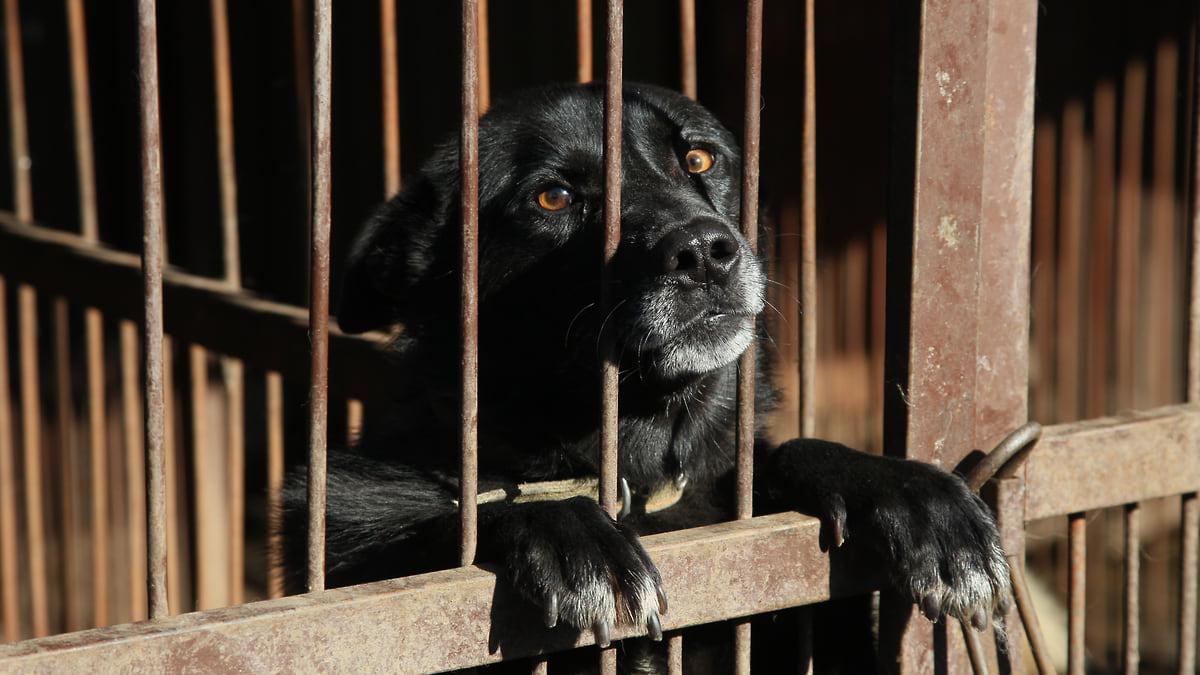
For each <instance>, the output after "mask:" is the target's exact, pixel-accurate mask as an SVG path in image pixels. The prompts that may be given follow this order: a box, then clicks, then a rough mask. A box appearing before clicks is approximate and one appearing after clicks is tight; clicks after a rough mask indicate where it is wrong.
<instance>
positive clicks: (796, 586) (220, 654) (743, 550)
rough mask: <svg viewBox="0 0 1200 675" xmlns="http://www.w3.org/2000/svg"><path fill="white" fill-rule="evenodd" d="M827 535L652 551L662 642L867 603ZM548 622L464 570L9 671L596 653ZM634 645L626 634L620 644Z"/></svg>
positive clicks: (733, 534)
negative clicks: (854, 601)
mask: <svg viewBox="0 0 1200 675" xmlns="http://www.w3.org/2000/svg"><path fill="white" fill-rule="evenodd" d="M818 529H819V526H818V523H817V521H816V520H814V519H811V518H808V517H805V516H801V515H798V514H795V513H783V514H776V515H770V516H762V517H758V518H753V519H749V520H741V521H735V522H727V523H721V524H718V525H712V526H708V527H702V528H694V529H691V530H682V531H678V532H669V533H665V534H660V535H655V536H652V537H647V538H646V540H645V543H646V547H647V549H648V551H649V552H650V555H651V556H653V557H654V559H655V561H656V562H657V563H658V566H659V569H660V571H661V572H662V574H663V580H664V586H665V587H666V589H667V593H668V595H669V597H670V603H671V608H670V612H669V613H668V614H665V615H663V617H662V619H663V629H664V630H673V629H678V628H682V627H686V626H692V625H697V624H703V623H710V622H714V621H722V620H725V619H728V618H731V617H740V616H748V615H751V614H758V613H761V612H769V611H773V610H779V609H783V608H785V607H790V606H795V605H802V604H808V603H813V602H818V601H821V600H825V599H828V598H830V597H831V596H841V595H849V594H853V593H861V592H864V591H867V590H869V588H870V586H869V585H868V583H867V582H866V581H865V577H864V576H863V575H860V574H846V575H842V574H837V573H834V574H833V575H832V576H831V574H830V563H829V557H828V556H827V555H825V554H824V553H821V551H820V548H819V547H818V545H817V533H818ZM731 570H739V573H736V574H731V573H730V571H731ZM750 570H753V573H750V572H749V571H750ZM540 616H541V614H540V611H539V610H537V609H535V608H534V607H533V606H532V605H528V604H527V603H525V602H523V601H520V600H518V599H517V598H516V597H515V595H514V594H513V592H512V591H509V590H508V589H507V588H505V587H504V586H499V587H498V586H497V584H496V577H495V575H494V574H492V573H491V572H488V571H485V570H483V569H480V568H479V567H464V568H458V569H452V570H446V571H442V572H434V573H430V574H423V575H417V576H412V577H406V578H402V579H397V580H394V581H383V582H376V583H370V584H363V585H361V586H353V587H348V588H340V589H332V590H327V591H323V592H320V593H311V594H308V595H301V596H291V597H287V598H280V599H277V600H265V601H262V602H256V603H251V604H247V605H241V606H237V607H230V608H226V609H215V610H207V611H203V612H195V613H192V614H184V615H179V616H174V617H170V618H169V619H164V620H160V621H149V622H141V623H135V624H126V625H122V626H113V627H109V628H98V629H93V630H87V631H81V632H78V633H68V634H63V635H56V636H52V637H47V638H41V639H37V640H28V641H25V642H18V643H15V644H11V645H4V646H0V663H3V666H4V671H5V672H6V673H10V674H11V675H15V674H17V673H29V672H41V671H43V670H44V669H47V668H51V669H53V670H55V671H58V672H87V671H88V670H89V669H90V668H93V667H94V666H95V664H97V663H103V664H105V667H106V668H110V669H112V670H114V671H116V670H135V671H138V672H178V671H179V670H182V669H184V668H185V667H190V668H196V667H199V668H202V669H204V670H206V671H211V672H231V671H238V672H243V671H253V672H266V671H290V670H304V671H311V670H323V669H325V668H327V667H330V668H332V667H334V666H336V667H337V668H338V669H344V670H346V671H348V672H359V671H378V670H381V669H386V670H391V671H393V672H404V673H411V672H431V671H435V670H436V671H440V670H446V669H454V668H464V667H469V666H473V665H479V664H484V663H491V662H495V661H500V660H501V659H511V658H516V657H522V656H529V655H533V654H538V653H549V652H553V651H560V650H563V649H569V648H572V647H576V646H583V645H588V644H591V643H592V635H591V633H590V632H586V631H585V632H584V633H582V634H578V633H576V632H575V631H573V630H571V629H570V628H566V627H560V628H555V629H548V628H543V627H542V622H541V619H540ZM631 634H633V633H631V631H630V629H629V628H628V627H627V626H622V627H617V628H614V629H613V632H612V635H611V637H612V638H613V639H614V640H615V639H620V638H624V637H628V636H630V635H631Z"/></svg>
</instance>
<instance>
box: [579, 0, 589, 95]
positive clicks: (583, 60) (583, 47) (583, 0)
mask: <svg viewBox="0 0 1200 675" xmlns="http://www.w3.org/2000/svg"><path fill="white" fill-rule="evenodd" d="M575 68H576V79H578V80H579V81H580V82H591V81H592V0H575Z"/></svg>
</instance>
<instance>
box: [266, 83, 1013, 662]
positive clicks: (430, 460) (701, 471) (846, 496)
mask: <svg viewBox="0 0 1200 675" xmlns="http://www.w3.org/2000/svg"><path fill="white" fill-rule="evenodd" d="M603 99H604V90H603V88H602V87H597V86H557V87H549V88H543V89H538V90H534V91H531V92H527V93H525V94H523V95H521V96H518V97H516V98H515V99H513V100H510V101H508V102H507V103H501V104H498V105H497V106H495V107H494V108H493V109H492V110H491V112H489V113H488V114H487V115H486V116H485V117H484V118H483V119H482V121H481V128H480V135H479V143H480V176H479V181H480V244H479V246H480V259H481V265H480V270H479V287H480V289H479V292H480V319H479V325H480V340H479V344H480V356H479V363H480V366H479V369H480V373H479V388H480V393H479V401H480V411H479V434H480V436H479V448H480V454H479V462H480V476H481V478H480V491H481V493H483V494H486V495H489V496H487V497H486V498H481V500H480V501H481V504H480V507H479V521H480V523H479V532H480V533H479V538H480V544H479V558H480V560H485V561H489V562H493V563H498V564H500V565H501V566H502V568H503V569H504V571H505V572H506V573H507V574H506V576H507V580H508V582H510V583H511V584H512V585H513V586H515V587H516V588H517V589H518V590H519V591H520V592H521V593H522V594H523V595H524V596H525V597H527V598H528V599H529V600H530V601H532V602H534V603H536V604H537V605H538V606H540V607H541V608H542V609H543V610H544V613H545V621H546V623H547V624H548V625H554V624H555V623H556V622H557V621H559V620H560V619H561V620H564V621H566V622H567V623H570V624H571V625H574V626H577V627H587V628H593V629H594V630H595V631H596V635H597V640H598V641H599V642H601V643H604V642H606V641H607V635H608V630H609V627H610V626H611V625H613V624H614V623H615V622H631V623H633V624H634V625H639V626H645V627H646V629H647V631H648V633H649V634H650V635H651V636H652V637H656V638H657V637H661V628H660V622H659V618H658V615H659V613H660V612H663V611H665V600H666V599H665V595H664V592H663V589H662V585H661V580H660V578H659V574H658V571H657V570H656V569H655V566H654V563H653V561H652V560H650V558H649V556H648V555H647V554H646V552H645V550H644V549H643V548H642V546H641V544H640V543H639V541H638V534H645V533H651V532H658V531H663V530H667V529H673V528H679V527H687V526H695V525H701V524H706V523H711V522H716V521H719V520H723V519H728V518H729V517H730V508H731V504H730V502H731V499H730V495H731V493H732V487H731V484H730V481H729V480H728V476H729V474H730V472H731V470H732V468H733V463H734V446H735V442H734V438H733V430H734V428H735V410H734V407H735V398H736V397H735V387H736V385H735V381H736V371H737V363H736V362H737V359H738V357H739V355H740V354H742V353H743V352H744V351H745V350H746V349H747V347H748V346H750V344H751V343H752V342H754V341H755V339H756V335H761V334H762V332H761V326H758V327H756V319H755V317H756V316H757V315H758V314H759V313H760V312H761V311H762V309H763V306H764V297H765V284H766V278H765V274H764V271H763V269H764V266H763V263H762V261H761V260H760V259H759V258H757V257H756V256H755V255H754V254H753V253H752V252H751V251H750V250H749V248H748V246H747V243H746V240H745V239H744V238H743V236H742V235H741V234H740V233H739V231H738V227H737V225H736V223H737V220H738V218H739V208H740V187H741V158H740V152H739V150H738V148H737V145H736V143H735V141H734V139H733V137H732V135H731V134H730V133H729V132H728V131H727V130H726V129H725V128H724V127H722V126H721V125H720V124H719V123H718V122H717V121H716V120H715V119H714V118H713V116H712V115H711V114H710V113H709V112H707V111H706V110H705V109H704V108H703V107H701V106H700V105H698V104H696V103H694V102H693V101H691V100H688V99H687V98H685V97H683V96H681V95H679V94H676V93H673V92H670V91H667V90H664V89H660V88H656V87H648V86H628V87H626V89H625V95H624V132H623V133H624V144H623V169H622V173H623V177H622V190H621V241H620V246H619V248H618V250H617V253H616V258H615V259H614V261H613V263H612V274H611V278H612V286H611V289H610V293H611V297H612V299H613V300H612V303H611V307H612V309H611V310H610V311H609V312H607V313H602V312H601V310H600V309H599V297H600V285H599V281H598V268H599V265H600V260H601V257H600V251H601V241H602V232H603V218H604V213H603V203H604V170H603V141H602V139H603V135H604V134H603V128H604V119H603V102H604V101H603ZM459 185H460V180H459V158H458V150H457V147H456V146H455V145H446V146H444V147H442V148H441V149H440V150H439V151H438V152H437V153H436V154H435V155H434V156H433V158H432V159H431V160H430V161H429V162H428V163H427V164H426V165H425V167H424V169H423V170H422V171H421V172H420V174H419V175H417V176H416V177H414V178H413V179H412V180H411V181H410V182H409V183H408V184H407V185H406V187H405V188H404V190H403V191H402V192H401V193H400V194H399V195H397V196H396V197H395V198H394V199H392V200H391V201H390V202H389V203H387V204H386V205H385V206H383V207H382V208H381V209H380V210H379V212H378V213H377V214H376V215H375V216H374V217H373V218H372V219H371V220H370V221H369V222H368V223H367V224H366V227H365V229H364V231H363V232H362V234H361V235H360V236H359V238H358V240H357V242H356V243H355V245H354V248H353V250H352V251H351V253H350V265H349V272H348V275H347V278H346V283H345V289H344V292H343V296H342V304H341V309H340V313H339V315H338V321H339V323H340V325H341V327H342V328H343V329H345V330H347V331H349V332H359V331H365V330H369V329H374V328H379V327H385V326H391V325H393V324H402V325H403V331H402V336H401V338H399V341H398V345H397V352H398V354H399V362H400V366H399V368H400V371H399V373H398V374H397V375H396V380H397V383H398V384H397V387H398V388H399V389H401V391H400V392H399V394H398V396H397V399H398V400H397V402H396V404H395V408H394V410H393V413H392V414H390V415H388V416H387V418H386V419H385V420H382V421H380V422H379V423H378V425H377V426H376V427H374V428H368V430H367V432H366V433H365V435H364V437H363V439H362V441H361V443H360V445H359V447H358V452H357V453H355V454H333V455H331V457H330V472H329V479H328V490H329V492H328V513H327V532H328V541H327V547H328V557H327V567H328V583H329V584H330V585H344V584H349V583H355V582H361V581H368V580H374V579H381V578H388V577H393V576H399V575H402V574H409V573H415V572H420V571H427V570H430V569H435V568H437V567H440V566H451V565H453V564H455V563H456V560H457V559H456V555H457V552H456V547H455V544H456V542H457V531H458V525H457V506H456V502H455V500H456V499H457V498H458V482H457V479H456V472H457V466H458V456H459V455H458V436H459V431H458V429H459V422H458V400H459V383H460V376H459V365H458V364H459V339H458V328H457V325H458V324H457V314H458V312H457V308H458V293H459V281H458V265H459V259H460V258H459V255H460V254H459V230H458V223H459V219H460V207H459V203H460V200H459ZM763 351H764V350H761V349H760V350H759V352H760V353H761V352H763ZM604 359H611V360H614V361H615V362H616V363H618V364H619V372H620V420H619V434H620V463H619V467H620V476H621V478H622V480H623V483H624V484H625V485H627V486H628V490H629V492H630V496H631V499H629V500H628V503H627V504H626V510H627V511H628V515H627V516H625V517H623V518H622V519H621V520H620V522H616V521H614V520H613V519H611V518H609V517H608V515H606V514H605V513H604V512H603V511H602V510H601V509H600V507H599V506H598V505H597V503H596V502H595V501H594V500H593V499H591V498H588V497H586V496H576V497H570V495H571V494H574V492H573V491H579V492H585V491H586V490H587V488H588V486H589V482H588V479H589V478H590V479H593V480H594V477H595V476H596V474H597V471H598V452H599V431H598V421H599V412H598V410H599V385H598V380H599V378H598V373H599V364H600V363H601V361H602V360H604ZM760 360H761V359H760ZM763 365H764V366H765V365H766V364H763ZM758 371H759V372H760V373H762V372H764V371H765V367H760V368H759V369H758ZM759 381H760V382H759V386H758V389H759V395H758V408H759V410H758V412H759V413H762V412H764V411H766V410H767V409H769V407H770V405H771V399H772V396H771V392H770V388H769V386H768V385H767V384H766V377H765V376H760V377H759ZM758 445H759V446H760V447H759V448H758V450H757V452H756V462H757V464H758V469H757V472H756V475H757V477H758V485H757V486H756V491H757V493H758V495H759V496H758V505H759V507H760V509H762V510H783V509H798V510H800V511H803V512H805V513H809V514H812V515H814V516H817V517H819V518H820V519H821V521H822V525H823V538H824V540H825V541H828V542H832V543H834V544H836V545H840V544H841V542H842V540H843V539H848V540H849V541H851V542H853V544H854V545H855V546H859V547H863V548H864V549H865V550H867V551H869V552H871V553H872V554H873V555H876V556H877V557H878V558H879V559H881V560H882V561H883V562H884V564H886V566H887V571H888V573H889V575H890V577H891V579H892V580H893V581H894V583H895V585H896V587H897V588H898V589H899V590H900V591H901V592H904V593H906V594H907V595H908V597H910V598H911V599H912V600H913V601H914V602H917V603H920V606H921V608H922V610H923V611H924V612H925V613H926V614H927V615H929V616H930V617H931V618H936V617H937V616H939V615H940V614H942V613H943V612H944V613H946V614H949V615H952V616H955V617H958V618H960V619H964V620H968V621H972V622H973V623H974V624H975V625H976V626H977V627H980V628H982V627H983V626H984V625H986V623H987V616H988V614H990V613H992V612H993V611H994V610H995V609H996V607H998V606H1001V605H1003V604H1004V603H1005V602H1007V598H1008V590H1007V588H1008V582H1007V579H1008V569H1007V566H1006V563H1005V559H1004V555H1003V554H1002V552H1001V550H1000V547H999V544H998V537H997V534H996V530H995V526H994V524H993V521H992V519H991V517H990V515H989V514H988V511H987V509H986V507H985V506H984V505H983V503H982V502H981V501H980V500H979V499H978V498H977V497H975V496H974V495H972V494H971V493H970V492H969V491H968V490H967V488H966V486H965V485H964V483H963V482H962V481H961V480H959V479H958V478H957V477H955V476H952V475H950V474H948V473H945V472H943V471H941V470H939V469H937V468H934V467H932V466H929V465H925V464H920V463H916V462H908V461H901V460H895V459H889V458H882V457H876V456H872V455H867V454H863V453H860V452H857V451H855V450H851V449H849V448H846V447H844V446H841V445H837V444H834V443H830V442H826V441H818V440H796V441H791V442H789V443H785V444H784V445H783V446H781V447H778V448H771V447H768V446H767V445H766V443H764V442H760V443H759V444H758ZM566 479H578V480H577V481H574V482H569V481H566ZM551 481H559V482H551ZM531 483H532V484H535V485H529V484H531ZM522 484H524V485H522ZM293 485H294V486H295V487H294V488H293V489H291V490H290V494H289V504H290V508H292V509H293V513H296V512H299V511H302V510H303V508H304V505H303V501H304V494H303V487H302V484H301V481H294V482H293ZM518 486H521V487H518ZM546 491H548V492H549V493H550V494H549V496H550V497H553V499H546V500H537V499H532V500H527V499H528V498H529V494H528V493H536V492H546ZM519 493H523V494H520V496H518V494H519ZM493 497H495V499H493ZM296 520H302V519H296ZM292 541H293V549H292V552H293V553H295V552H296V551H300V550H302V544H303V536H300V537H293V538H292Z"/></svg>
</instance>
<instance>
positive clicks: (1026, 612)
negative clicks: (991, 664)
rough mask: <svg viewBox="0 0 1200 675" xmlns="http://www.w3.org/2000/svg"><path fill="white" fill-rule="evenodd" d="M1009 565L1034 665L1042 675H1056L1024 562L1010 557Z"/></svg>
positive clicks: (1014, 598)
mask: <svg viewBox="0 0 1200 675" xmlns="http://www.w3.org/2000/svg"><path fill="white" fill-rule="evenodd" d="M1008 564H1009V569H1011V570H1012V581H1013V584H1012V589H1013V600H1015V601H1016V605H1017V611H1018V612H1019V613H1020V615H1021V621H1022V622H1023V623H1024V624H1025V626H1026V631H1025V633H1026V634H1027V635H1028V636H1029V646H1030V649H1031V651H1032V652H1033V658H1034V663H1036V664H1037V669H1038V672H1039V673H1041V675H1054V672H1055V671H1054V661H1053V659H1052V658H1051V657H1050V649H1049V647H1048V646H1047V645H1046V643H1045V640H1044V638H1043V637H1042V628H1041V626H1040V625H1039V624H1038V615H1037V608H1036V607H1034V606H1033V597H1032V595H1031V593H1030V592H1029V583H1028V582H1027V581H1026V580H1025V565H1024V561H1023V560H1022V559H1020V558H1018V557H1016V556H1009V558H1008Z"/></svg>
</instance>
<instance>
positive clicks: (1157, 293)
mask: <svg viewBox="0 0 1200 675" xmlns="http://www.w3.org/2000/svg"><path fill="white" fill-rule="evenodd" d="M1178 76H1179V46H1178V45H1177V44H1176V43H1175V42H1174V41H1173V40H1171V39H1163V40H1162V41H1161V42H1159V44H1158V48H1157V50H1156V53H1155V63H1154V122H1153V124H1154V128H1153V141H1152V142H1153V144H1154V155H1153V158H1152V160H1151V176H1150V218H1149V222H1148V228H1147V229H1148V235H1149V236H1148V237H1147V239H1146V259H1147V260H1153V261H1156V262H1155V264H1153V265H1151V266H1150V267H1149V269H1148V270H1147V271H1146V274H1147V276H1146V285H1147V287H1148V288H1147V291H1148V292H1147V293H1146V295H1145V296H1144V298H1145V299H1144V302H1145V306H1146V315H1145V325H1146V331H1145V333H1144V335H1145V336H1146V338H1147V339H1148V340H1149V343H1148V344H1145V345H1144V346H1143V348H1142V349H1139V353H1140V354H1142V355H1143V356H1144V358H1145V359H1146V361H1145V368H1144V372H1145V382H1146V389H1147V391H1146V394H1147V396H1149V400H1148V401H1147V402H1148V404H1149V405H1164V404H1166V403H1169V402H1172V401H1174V400H1177V399H1176V398H1175V394H1174V392H1175V385H1176V380H1175V375H1173V374H1178V373H1179V368H1178V366H1177V365H1176V366H1174V367H1173V366H1172V364H1173V363H1177V362H1176V361H1175V360H1174V359H1173V358H1172V357H1173V355H1174V349H1173V344H1174V336H1175V335H1176V334H1177V333H1175V331H1174V329H1173V327H1172V324H1173V323H1174V321H1173V317H1172V309H1171V305H1172V298H1174V297H1176V291H1175V281H1174V280H1175V265H1174V264H1172V261H1173V260H1174V257H1173V256H1174V253H1173V251H1174V249H1175V236H1174V231H1175V201H1176V199H1177V195H1176V192H1175V161H1176V153H1175V146H1176V141H1177V131H1176V126H1175V117H1176V114H1177V110H1176V99H1177V98H1178V96H1179V89H1178V87H1179V85H1178Z"/></svg>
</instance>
